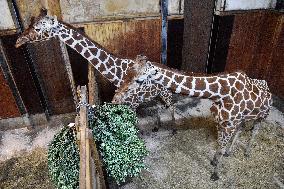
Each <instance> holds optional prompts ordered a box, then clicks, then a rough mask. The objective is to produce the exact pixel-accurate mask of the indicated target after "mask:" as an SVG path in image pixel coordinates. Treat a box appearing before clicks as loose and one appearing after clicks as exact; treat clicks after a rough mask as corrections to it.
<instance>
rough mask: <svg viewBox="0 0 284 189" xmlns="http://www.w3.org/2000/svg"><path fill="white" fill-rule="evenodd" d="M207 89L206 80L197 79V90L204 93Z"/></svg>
mask: <svg viewBox="0 0 284 189" xmlns="http://www.w3.org/2000/svg"><path fill="white" fill-rule="evenodd" d="M205 89H206V83H205V79H204V78H196V80H195V90H199V91H204V90H205Z"/></svg>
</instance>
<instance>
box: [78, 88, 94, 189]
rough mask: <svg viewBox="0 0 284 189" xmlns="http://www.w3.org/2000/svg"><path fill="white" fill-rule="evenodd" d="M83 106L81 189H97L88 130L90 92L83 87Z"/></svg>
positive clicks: (81, 89) (81, 110)
mask: <svg viewBox="0 0 284 189" xmlns="http://www.w3.org/2000/svg"><path fill="white" fill-rule="evenodd" d="M80 96H81V106H80V118H79V145H80V147H79V148H80V176H79V182H80V183H79V186H80V189H95V188H96V187H95V186H93V183H94V182H93V179H95V177H93V176H92V175H93V174H94V173H93V174H92V168H91V165H92V163H91V161H92V159H91V149H90V145H91V144H90V138H91V137H90V136H91V135H92V134H90V131H89V128H88V109H87V102H88V92H87V87H86V86H82V87H81V88H80Z"/></svg>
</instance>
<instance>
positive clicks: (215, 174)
mask: <svg viewBox="0 0 284 189" xmlns="http://www.w3.org/2000/svg"><path fill="white" fill-rule="evenodd" d="M210 179H211V180H212V181H216V180H219V176H218V175H217V173H213V174H212V175H211V177H210Z"/></svg>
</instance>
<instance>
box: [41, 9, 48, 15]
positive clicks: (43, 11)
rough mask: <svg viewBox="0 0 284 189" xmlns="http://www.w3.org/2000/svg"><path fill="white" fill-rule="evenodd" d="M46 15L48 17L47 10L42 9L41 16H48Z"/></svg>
mask: <svg viewBox="0 0 284 189" xmlns="http://www.w3.org/2000/svg"><path fill="white" fill-rule="evenodd" d="M46 15H47V9H45V8H41V10H40V16H41V17H44V16H46Z"/></svg>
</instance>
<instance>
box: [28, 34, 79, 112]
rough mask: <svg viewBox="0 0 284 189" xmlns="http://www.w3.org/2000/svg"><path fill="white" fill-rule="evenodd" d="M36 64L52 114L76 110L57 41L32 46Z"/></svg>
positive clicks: (31, 50) (31, 49)
mask: <svg viewBox="0 0 284 189" xmlns="http://www.w3.org/2000/svg"><path fill="white" fill-rule="evenodd" d="M30 52H31V54H32V57H33V60H34V64H35V66H36V69H37V71H38V74H39V75H40V78H41V80H42V84H43V87H44V89H45V92H46V95H47V98H48V99H47V100H48V104H49V108H50V111H51V113H52V114H62V113H69V112H73V111H74V110H75V104H74V101H73V95H72V91H71V84H70V82H69V79H68V75H67V71H66V67H65V63H64V60H63V57H62V53H61V50H60V43H59V41H58V40H57V39H52V40H49V41H46V42H41V43H34V44H31V45H30Z"/></svg>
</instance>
